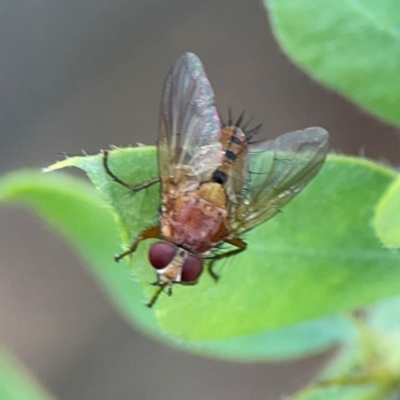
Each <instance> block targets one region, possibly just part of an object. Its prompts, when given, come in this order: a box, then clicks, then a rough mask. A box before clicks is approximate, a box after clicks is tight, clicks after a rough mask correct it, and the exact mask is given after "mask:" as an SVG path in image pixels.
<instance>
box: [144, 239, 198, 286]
mask: <svg viewBox="0 0 400 400" xmlns="http://www.w3.org/2000/svg"><path fill="white" fill-rule="evenodd" d="M149 261H150V263H151V265H152V266H153V268H154V269H156V271H157V276H158V283H159V284H160V285H166V286H171V285H172V284H173V283H177V282H178V283H179V282H182V283H188V282H196V280H197V279H198V277H199V276H200V275H201V273H202V272H203V262H202V260H201V259H200V258H198V257H196V256H195V255H194V254H192V253H190V252H189V251H187V250H185V249H183V248H180V247H178V246H175V245H174V244H172V243H168V242H157V243H154V244H153V245H152V246H151V247H150V250H149Z"/></svg>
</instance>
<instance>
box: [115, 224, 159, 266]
mask: <svg viewBox="0 0 400 400" xmlns="http://www.w3.org/2000/svg"><path fill="white" fill-rule="evenodd" d="M159 237H160V227H159V226H152V227H151V228H148V229H146V230H144V231H143V232H142V233H140V235H138V236H137V237H136V239H135V240H134V241H133V242H132V244H131V245H130V246H129V249H128V250H126V251H124V252H123V253H121V254H119V255H117V256H115V257H114V260H115V261H116V262H119V261H120V260H122V259H123V258H124V257H125V256H127V255H129V254H132V253H134V252H135V251H136V249H137V247H138V245H139V243H140V242H141V241H143V240H146V239H157V238H159Z"/></svg>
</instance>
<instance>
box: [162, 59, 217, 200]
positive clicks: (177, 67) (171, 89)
mask: <svg viewBox="0 0 400 400" xmlns="http://www.w3.org/2000/svg"><path fill="white" fill-rule="evenodd" d="M220 128H221V124H220V119H219V116H218V112H217V110H216V108H215V106H214V92H213V90H212V88H211V85H210V83H209V81H208V79H207V76H206V74H205V72H204V68H203V65H202V63H201V61H200V60H199V58H198V57H197V56H196V55H195V54H193V53H186V54H184V55H183V56H181V57H180V58H178V59H177V60H176V61H175V63H174V65H173V66H172V68H171V70H170V72H169V74H168V76H167V78H166V80H165V84H164V90H163V94H162V98H161V110H160V125H159V132H158V163H159V164H158V165H159V170H160V171H159V172H160V176H161V178H162V189H163V192H164V193H166V192H168V190H169V185H170V184H172V185H174V186H175V187H177V188H178V190H181V191H185V190H193V189H195V188H196V185H198V184H199V183H200V182H201V181H204V180H208V179H209V178H210V176H211V174H212V172H213V171H214V170H215V169H216V168H217V166H218V165H219V164H220V162H221V158H222V150H221V144H220V143H219V134H220Z"/></svg>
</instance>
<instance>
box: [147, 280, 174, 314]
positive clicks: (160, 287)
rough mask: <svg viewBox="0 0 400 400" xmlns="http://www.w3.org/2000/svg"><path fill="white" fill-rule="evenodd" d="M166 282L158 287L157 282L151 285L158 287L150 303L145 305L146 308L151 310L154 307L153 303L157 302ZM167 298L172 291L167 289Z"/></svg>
mask: <svg viewBox="0 0 400 400" xmlns="http://www.w3.org/2000/svg"><path fill="white" fill-rule="evenodd" d="M167 284H168V283H167V282H166V283H163V284H161V285H159V283H158V282H155V283H153V285H154V286H159V288H158V289H157V290H156V292H154V294H153V297H152V298H151V299H150V301H149V302H148V303H147V307H149V308H151V307H153V306H154V303H155V302H156V301H157V299H158V298H159V297H160V294H161V293H162V292H163V291H164V289H165V288H166V286H167ZM167 294H168V296H171V294H172V290H171V288H169V290H168V291H167Z"/></svg>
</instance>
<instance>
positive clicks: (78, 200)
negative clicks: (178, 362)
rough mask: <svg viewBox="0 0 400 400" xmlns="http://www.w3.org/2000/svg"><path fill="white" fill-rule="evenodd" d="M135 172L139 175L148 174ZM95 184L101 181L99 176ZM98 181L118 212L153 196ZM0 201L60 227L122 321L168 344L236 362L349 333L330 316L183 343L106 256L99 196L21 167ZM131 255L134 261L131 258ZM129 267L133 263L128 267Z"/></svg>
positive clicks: (109, 234) (0, 184)
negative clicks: (119, 201) (134, 194)
mask: <svg viewBox="0 0 400 400" xmlns="http://www.w3.org/2000/svg"><path fill="white" fill-rule="evenodd" d="M141 156H143V154H142V155H140V154H139V155H138V156H135V159H136V160H138V159H140V157H141ZM151 156H154V154H151ZM94 160H97V157H95V158H94V159H93V158H92V159H91V158H88V159H84V160H82V159H80V162H83V161H84V162H88V164H87V168H88V169H90V165H91V161H94ZM75 161H77V160H75ZM142 161H146V162H145V163H144V164H145V165H147V164H149V165H150V164H151V162H150V161H151V160H149V159H147V160H146V159H145V160H143V159H142ZM153 167H154V165H153ZM95 171H96V168H94V172H93V173H94V174H95ZM133 171H134V172H135V170H133ZM152 172H154V171H152ZM152 172H151V173H152ZM150 175H151V174H150ZM141 176H142V177H143V178H145V177H146V176H148V175H147V174H144V175H141ZM94 178H95V177H94ZM98 183H101V179H100V180H99V181H98ZM104 185H106V188H105V192H103V194H104V196H105V197H107V196H110V197H112V196H111V192H110V193H108V195H107V189H111V188H112V189H113V190H116V191H117V193H116V199H121V198H124V199H125V200H127V201H129V202H132V205H131V206H129V207H128V208H127V209H126V210H125V209H124V207H122V208H121V211H124V212H127V213H128V214H129V215H130V217H129V215H127V216H126V218H132V219H133V220H134V221H136V220H137V221H139V222H140V218H138V217H137V213H136V212H135V210H136V211H137V210H141V209H142V207H145V206H146V202H150V203H151V202H152V201H153V200H151V199H149V196H150V195H151V193H148V194H146V193H139V194H138V196H137V197H134V198H133V197H132V196H130V195H128V196H126V191H125V190H124V189H123V188H122V191H120V189H121V188H120V187H119V186H118V185H115V184H111V185H109V183H108V182H104ZM118 191H120V192H118ZM142 195H144V197H143V199H146V202H145V204H142V202H141V201H140V197H141V196H142ZM0 201H2V202H7V203H10V204H13V205H27V206H29V207H31V208H33V209H34V210H35V211H36V212H37V213H38V214H39V215H40V216H41V217H42V218H43V219H45V220H46V221H47V222H48V223H49V224H51V225H52V226H53V227H54V228H55V229H56V230H57V231H59V232H61V233H62V234H63V235H64V236H65V237H66V238H67V239H68V241H69V242H70V243H71V244H72V245H73V246H74V248H75V249H76V251H77V252H78V253H80V254H81V256H82V257H83V258H84V259H85V260H87V267H88V269H89V271H90V272H91V273H92V274H93V276H94V277H95V278H97V280H98V282H99V283H100V285H101V286H102V287H104V288H105V289H106V291H107V293H108V294H109V296H110V299H111V301H112V302H113V303H114V305H115V306H116V308H117V309H118V310H119V311H120V312H121V314H122V315H123V316H124V317H125V318H126V319H127V321H129V322H130V323H132V324H134V325H135V326H137V327H139V328H141V329H142V330H144V331H145V332H146V333H147V334H150V335H151V336H153V337H154V338H157V339H158V340H162V341H164V342H167V343H168V344H169V345H173V346H176V347H179V348H183V349H185V350H186V351H189V352H192V353H197V354H201V355H209V356H212V357H218V358H224V359H231V360H236V361H247V360H253V361H254V360H263V359H282V358H293V357H299V356H301V355H304V354H309V353H315V352H317V351H320V350H323V349H325V348H327V347H328V346H330V345H333V344H335V343H337V342H339V341H341V340H344V339H346V338H348V337H351V335H352V334H353V332H352V329H351V327H350V326H349V325H348V324H347V322H346V321H345V320H343V319H341V318H337V317H333V318H326V319H322V320H317V321H311V322H304V323H302V324H299V325H295V326H292V327H287V328H282V329H277V330H270V331H267V332H260V333H256V334H252V335H248V336H239V337H236V338H231V339H228V340H208V341H202V342H201V341H198V342H194V341H190V342H188V341H184V340H181V339H178V338H176V337H172V336H170V335H168V334H166V332H165V331H164V330H163V329H162V327H160V325H159V324H158V322H157V320H156V319H155V316H154V310H151V309H148V308H147V307H145V306H144V302H145V296H144V292H143V290H144V289H143V287H142V286H141V285H140V284H139V283H138V282H137V280H136V279H134V278H133V276H132V273H131V271H130V269H129V267H128V265H127V264H126V263H124V262H121V263H120V264H116V263H115V262H114V261H113V259H112V257H113V255H114V254H115V253H116V252H117V251H118V247H119V246H118V233H117V229H116V226H115V223H114V219H113V217H112V215H111V213H110V212H109V211H111V210H112V209H111V208H110V207H107V206H106V205H105V203H104V202H103V201H101V200H100V197H99V195H98V193H96V192H95V190H93V188H91V187H89V185H87V184H84V183H83V182H81V181H80V180H78V179H75V178H72V177H68V176H63V175H60V174H47V175H43V174H39V173H37V172H28V171H26V172H19V173H13V174H10V175H8V176H6V177H4V178H3V179H2V180H0ZM136 203H137V205H135V204H136ZM151 204H153V203H151ZM151 204H149V207H148V208H149V209H151V208H152V206H151ZM154 205H155V203H154V204H153V206H154ZM147 213H148V214H147V215H146V214H141V218H143V219H145V220H146V219H150V220H151V218H150V217H149V215H152V214H153V210H152V211H149V210H148V211H147ZM134 260H137V257H135V259H134ZM142 262H143V263H144V264H145V268H146V269H149V266H148V265H147V262H146V261H145V260H142ZM135 268H136V265H135V266H134V268H133V270H135ZM153 279H154V278H153ZM147 286H148V284H147V283H145V284H144V287H145V288H147ZM188 289H190V288H188ZM173 299H174V298H172V299H171V300H173ZM215 336H218V335H217V334H216V335H215Z"/></svg>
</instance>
